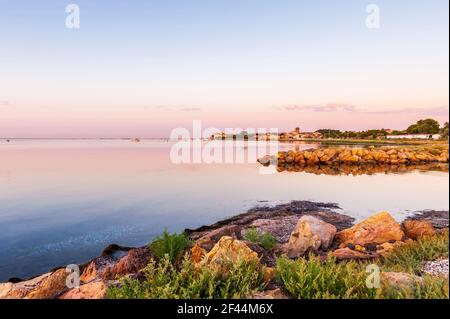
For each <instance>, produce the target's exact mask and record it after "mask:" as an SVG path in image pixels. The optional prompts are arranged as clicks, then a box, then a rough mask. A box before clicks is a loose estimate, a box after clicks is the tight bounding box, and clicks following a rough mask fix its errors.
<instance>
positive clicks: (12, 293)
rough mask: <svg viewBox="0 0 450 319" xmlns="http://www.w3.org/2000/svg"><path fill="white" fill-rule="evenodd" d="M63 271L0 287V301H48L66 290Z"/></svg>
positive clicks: (64, 272)
mask: <svg viewBox="0 0 450 319" xmlns="http://www.w3.org/2000/svg"><path fill="white" fill-rule="evenodd" d="M66 277H67V273H66V271H65V269H58V270H55V271H54V272H49V273H46V274H44V275H41V276H38V277H35V278H32V279H30V280H26V281H21V282H18V283H4V284H1V285H0V299H22V298H25V299H50V298H55V297H56V296H57V295H59V294H61V293H62V292H63V291H64V290H66V289H67V288H66Z"/></svg>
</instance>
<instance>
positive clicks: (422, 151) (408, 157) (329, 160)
mask: <svg viewBox="0 0 450 319" xmlns="http://www.w3.org/2000/svg"><path fill="white" fill-rule="evenodd" d="M448 160H449V157H448V145H436V146H423V147H387V146H383V147H374V146H369V147H365V148H357V147H353V148H349V147H326V148H318V149H311V150H304V151H300V150H299V151H293V150H290V151H286V152H278V155H277V156H276V158H275V157H270V156H265V157H263V158H261V159H260V160H259V162H260V163H261V164H263V165H270V164H273V163H277V165H278V166H289V165H293V164H296V165H297V166H300V167H302V166H315V165H335V166H336V165H342V164H344V165H362V164H377V165H417V164H427V163H448Z"/></svg>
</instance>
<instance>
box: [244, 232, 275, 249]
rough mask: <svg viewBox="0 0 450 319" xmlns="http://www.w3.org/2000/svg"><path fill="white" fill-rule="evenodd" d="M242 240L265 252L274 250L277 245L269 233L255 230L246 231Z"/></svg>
mask: <svg viewBox="0 0 450 319" xmlns="http://www.w3.org/2000/svg"><path fill="white" fill-rule="evenodd" d="M244 239H246V240H248V241H251V242H252V243H255V244H258V245H260V246H261V247H262V248H264V249H267V250H270V249H272V248H274V247H275V246H276V244H277V240H276V239H275V238H274V237H273V236H272V235H271V234H270V233H264V232H260V231H258V230H257V229H255V228H250V229H248V230H247V231H246V232H245V234H244Z"/></svg>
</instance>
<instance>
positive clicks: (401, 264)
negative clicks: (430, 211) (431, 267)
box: [383, 232, 449, 274]
mask: <svg viewBox="0 0 450 319" xmlns="http://www.w3.org/2000/svg"><path fill="white" fill-rule="evenodd" d="M448 250H449V241H448V232H444V233H442V234H436V235H434V236H432V237H429V236H425V237H422V238H419V239H418V240H417V241H414V242H412V243H410V244H408V245H404V246H400V247H398V248H397V249H396V250H395V251H394V252H393V253H391V254H389V255H388V256H386V257H385V258H384V260H383V269H384V270H386V271H403V272H407V273H411V274H419V273H420V269H421V266H422V263H423V261H424V260H436V259H438V258H440V257H448Z"/></svg>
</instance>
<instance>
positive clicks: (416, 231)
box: [402, 220, 436, 239]
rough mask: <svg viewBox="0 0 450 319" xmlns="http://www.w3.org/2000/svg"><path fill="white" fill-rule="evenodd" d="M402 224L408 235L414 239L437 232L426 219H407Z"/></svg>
mask: <svg viewBox="0 0 450 319" xmlns="http://www.w3.org/2000/svg"><path fill="white" fill-rule="evenodd" d="M402 226H403V230H404V232H405V234H406V236H408V237H409V238H412V239H418V238H420V237H422V236H432V235H434V234H436V230H435V229H434V228H433V226H432V225H431V224H430V222H428V221H425V220H405V221H404V222H403V224H402Z"/></svg>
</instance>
